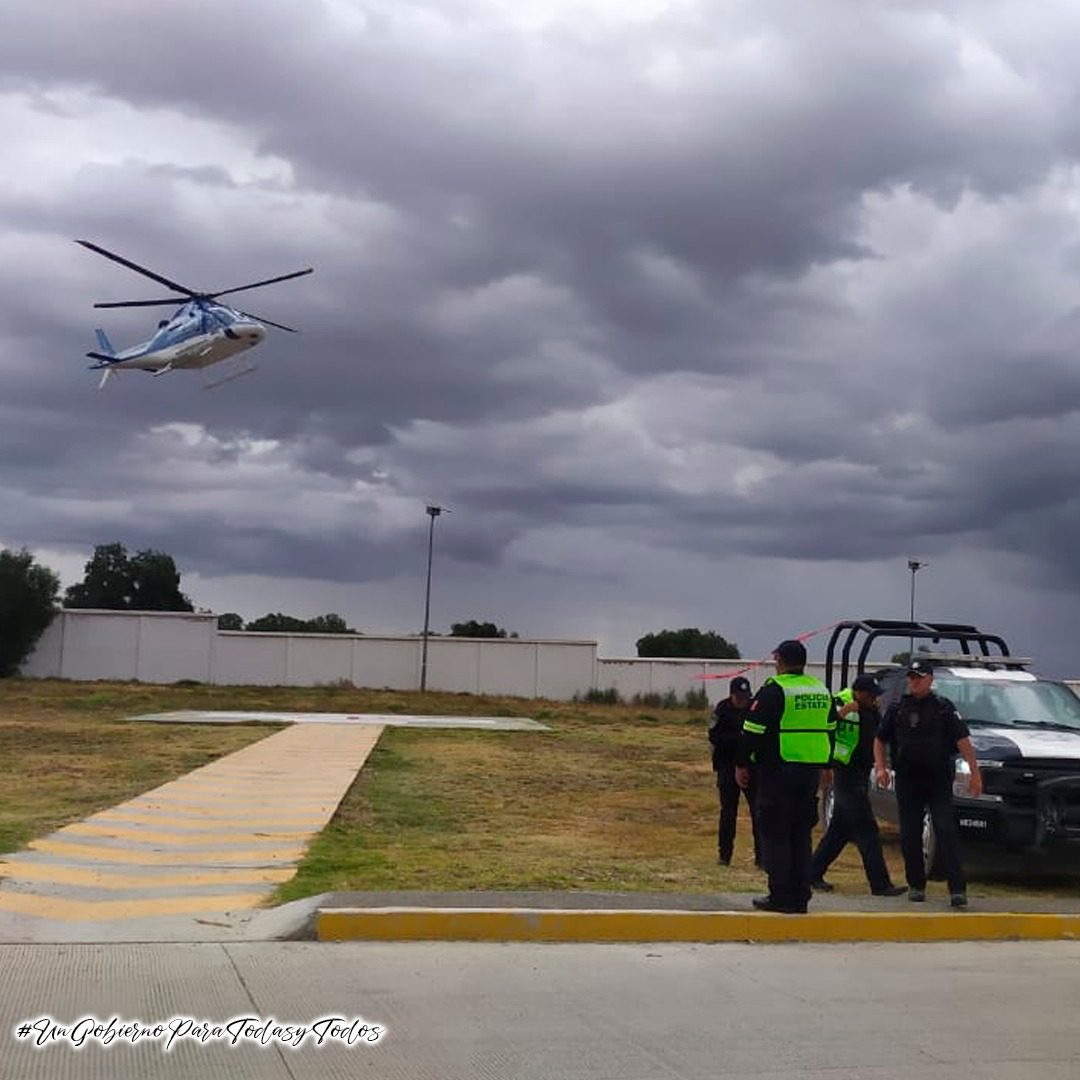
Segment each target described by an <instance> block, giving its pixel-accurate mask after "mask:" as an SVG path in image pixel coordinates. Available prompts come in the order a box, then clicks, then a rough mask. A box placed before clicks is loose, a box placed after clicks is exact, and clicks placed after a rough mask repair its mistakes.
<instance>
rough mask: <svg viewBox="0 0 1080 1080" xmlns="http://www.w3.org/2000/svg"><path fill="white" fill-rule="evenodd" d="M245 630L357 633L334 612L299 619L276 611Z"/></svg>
mask: <svg viewBox="0 0 1080 1080" xmlns="http://www.w3.org/2000/svg"><path fill="white" fill-rule="evenodd" d="M244 629H245V630H257V631H262V632H263V633H271V634H355V633H356V631H355V630H353V629H352V627H350V626H348V625H347V624H346V622H345V620H344V619H343V618H342V617H341V616H340V615H337V614H335V613H334V612H329V613H328V614H326V615H316V616H315V618H314V619H298V618H296V616H294V615H283V614H282V613H281V612H280V611H275V612H273V613H271V614H269V615H264V616H263V617H262V618H261V619H254V620H253V621H252V622H249V623H248V624H247V626H246V627H244Z"/></svg>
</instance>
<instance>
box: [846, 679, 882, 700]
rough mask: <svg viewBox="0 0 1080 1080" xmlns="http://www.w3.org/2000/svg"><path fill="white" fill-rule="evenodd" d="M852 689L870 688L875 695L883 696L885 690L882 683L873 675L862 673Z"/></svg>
mask: <svg viewBox="0 0 1080 1080" xmlns="http://www.w3.org/2000/svg"><path fill="white" fill-rule="evenodd" d="M851 689H852V690H868V691H869V692H870V693H871V694H873V695H874V697H881V695H882V694H883V693H885V691H884V690H882V688H881V683H879V682H878V681H877V679H875V678H874V676H873V675H860V676H859V677H858V678H857V679H856V680H855V681H854V682H853V683H852V684H851Z"/></svg>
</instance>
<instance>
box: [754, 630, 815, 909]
mask: <svg viewBox="0 0 1080 1080" xmlns="http://www.w3.org/2000/svg"><path fill="white" fill-rule="evenodd" d="M773 661H774V662H775V664H776V675H775V677H774V678H771V679H768V680H766V682H765V685H764V686H762V688H761V689H760V690H759V691H758V693H757V696H756V697H755V698H754V701H753V704H752V705H751V706H750V715H749V717H747V719H746V722H745V723H744V724H743V743H742V746H741V749H740V753H741V755H742V757H743V759H744V760H752V761H753V762H754V764H755V766H756V769H757V799H756V800H755V806H754V808H755V813H756V817H757V822H758V830H759V833H760V836H761V845H762V854H763V855H764V857H765V869H766V871H767V873H768V875H769V895H768V896H760V897H755V898H754V900H753V904H754V907H755V908H757V909H758V910H759V911H782V912H784V913H786V914H790V915H794V914H801V913H804V912H805V911H806V908H807V905H808V904H809V903H810V895H811V891H810V857H811V849H812V844H811V833H812V831H813V828H814V824H815V822H816V821H817V789H818V781H819V778H820V774H821V769H822V767H823V766H826V765H828V764H829V762H830V760H831V759H832V753H833V737H834V734H835V731H836V707H835V705H834V704H833V699H832V695H831V694H830V693H829V690H828V687H826V686H825V684H824V683H823V682H820V681H819V680H818V679H815V678H813V676H811V675H806V674H804V669H805V667H806V646H805V645H803V643H802V642H801V641H790V640H789V641H782V642H780V644H779V645H777V647H776V649H775V650H774V651H773ZM736 778H737V780H738V782H739V786H740V787H742V788H744V789H745V788H747V787H748V786H749V784H750V775H749V770H748V769H747V768H746V766H745V765H740V766H739V767H738V768H737V769H736Z"/></svg>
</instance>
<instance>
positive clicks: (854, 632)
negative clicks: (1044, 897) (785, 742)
mask: <svg viewBox="0 0 1080 1080" xmlns="http://www.w3.org/2000/svg"><path fill="white" fill-rule="evenodd" d="M860 638H861V639H862V641H861V644H860V647H859V650H858V654H857V655H856V656H855V657H852V650H853V648H854V646H855V645H856V643H857V642H859V639H860ZM878 638H893V639H896V640H902V641H903V642H904V645H903V646H902V647H903V648H905V649H906V648H907V646H908V643H909V642H911V643H913V644H915V646H916V650H915V655H917V656H919V657H920V658H923V659H926V660H929V661H930V662H931V663H932V664H933V665H934V691H935V693H938V694H940V695H942V696H943V697H947V698H948V699H949V700H950V701H952V703H953V704H954V705H955V706H956V709H957V711H958V712H959V713H960V715H961V716H962V717H963V718H964V720H965V722H966V723H967V725H968V728H969V729H970V731H971V742H972V745H973V746H974V748H975V753H976V755H977V757H978V761H979V768H980V771H981V772H982V778H983V792H982V794H981V795H978V796H976V795H973V794H972V793H971V788H970V777H969V775H968V767H967V764H966V763H965V762H964V761H963V760H960V759H957V761H956V772H955V774H954V780H953V802H954V806H955V812H956V821H957V825H958V827H959V832H960V837H961V840H962V842H963V844H964V851H965V858H967V857H971V858H973V859H974V860H976V861H979V860H980V859H981V860H987V859H991V860H994V861H997V858H998V857H1000V856H1002V855H1005V854H1013V855H1017V854H1020V855H1023V856H1025V865H1026V867H1027V868H1030V869H1038V870H1041V871H1047V870H1057V869H1061V868H1064V866H1065V864H1069V866H1070V867H1074V866H1075V865H1076V863H1077V860H1078V859H1080V698H1078V697H1077V696H1076V695H1075V694H1074V693H1073V692H1072V691H1071V690H1070V689H1069V688H1068V687H1067V686H1065V685H1064V684H1063V683H1059V682H1052V681H1050V680H1048V679H1041V678H1039V677H1038V676H1037V675H1034V674H1032V673H1031V672H1030V671H1028V670H1027V669H1028V666H1029V665H1030V660H1027V659H1022V658H1019V657H1014V656H1011V655H1010V653H1009V649H1008V646H1007V645H1006V643H1005V641H1004V639H1002V638H1001V637H1000V636H999V635H997V634H985V633H982V632H981V631H979V630H978V629H976V628H975V627H974V626H968V625H963V624H959V623H904V622H892V621H887V620H863V621H860V622H845V623H840V624H839V625H838V626H837V627H835V628H834V630H833V635H832V637H831V639H830V642H829V647H828V650H827V654H826V682H827V683H828V685H829V686H830V688H831V689H832V690H833V691H834V692H838V691H839V690H840V689H842V688H843V687H844V686H847V685H850V682H851V680H852V679H854V677H855V676H856V675H857V674H859V673H860V672H861V671H863V670H864V668H867V667H868V665H867V662H866V661H867V657H868V655H869V652H870V648H871V646H872V645H873V643H874V641H875V640H876V639H878ZM841 644H842V648H841V649H840V652H839V655H838V653H837V648H838V647H840V646H841ZM869 667H870V668H872V669H874V670H876V671H877V675H878V679H879V681H880V682H881V684H882V686H883V688H884V691H885V694H884V697H883V699H882V702H881V705H882V710H883V711H884V710H886V709H888V707H889V706H890V705H892V704H894V703H895V702H896V701H898V700H899V699H900V697H901V695H903V693H904V692H905V689H906V680H905V677H904V672H905V669H904V668H903V667H892V668H890V669H887V670H879V669H876V668H873V665H869ZM870 794H871V802H872V804H873V806H874V811H875V813H876V814H877V815H878V817H880V818H883V819H885V820H887V821H892V822H895V821H896V820H897V812H896V798H895V795H894V793H893V791H892V787H891V784H890V788H889V789H887V790H881V789H878V788H877V787H876V785H874V784H873V782H871V793H870ZM935 848H936V845H935V841H934V833H933V826H932V825H931V823H930V819H929V815H927V818H926V821H925V822H924V825H923V849H924V853H925V855H926V861H927V867H928V868H929V871H930V874H931V876H936V875H937V871H938V869H939V868H938V866H937V865H936V862H937V860H936V857H935V855H936V852H935ZM1032 863H1034V865H1032Z"/></svg>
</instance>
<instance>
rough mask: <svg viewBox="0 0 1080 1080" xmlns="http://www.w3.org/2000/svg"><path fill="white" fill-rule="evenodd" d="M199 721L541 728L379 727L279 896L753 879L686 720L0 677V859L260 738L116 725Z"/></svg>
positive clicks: (616, 708) (634, 713) (735, 885)
mask: <svg viewBox="0 0 1080 1080" xmlns="http://www.w3.org/2000/svg"><path fill="white" fill-rule="evenodd" d="M201 708H205V709H261V710H296V711H301V710H302V711H313V712H344V711H350V712H379V713H417V714H440V715H454V714H472V715H504V716H531V717H533V718H534V719H537V720H540V721H542V722H544V723H546V724H548V725H549V726H550V727H551V729H552V730H551V731H549V732H484V731H464V730H463V731H446V730H424V729H408V728H387V729H386V731H385V732H384V734H383V736H382V738H381V740H380V742H379V744H378V746H377V747H376V749H375V751H374V752H373V754H372V756H371V758H370V759H369V761H368V763H367V765H366V766H365V767H364V769H363V771H362V772H361V774H360V776H359V777H358V779H357V780H356V782H355V783H354V784H353V785H352V788H351V789H350V791H349V793H348V794H347V795H346V797H345V799H344V800H343V802H342V804H341V806H340V807H339V808H338V812H337V814H336V815H335V817H334V819H333V820H332V821H331V823H330V824H329V826H328V827H327V828H326V829H325V830H324V831H323V833H322V834H321V835H320V836H319V837H318V838H317V839H316V841H315V842H314V844H313V845H312V847H311V849H310V850H309V852H308V855H307V857H306V859H305V860H304V861H303V863H302V864H301V866H300V868H299V871H298V873H297V875H296V877H295V878H294V879H293V880H292V881H290V882H288V883H286V884H285V885H283V886H282V887H281V888H280V889H279V891H278V894H277V899H278V900H289V899H295V898H298V897H301V896H306V895H311V894H315V893H320V892H326V891H329V890H344V889H593V890H648V891H678V892H695V893H701V892H706V893H707V892H720V891H743V890H760V888H761V886H762V883H763V878H762V875H761V874H760V873H759V872H758V871H757V870H756V869H755V868H754V866H753V859H752V845H751V843H750V838H749V823H748V821H747V820H746V818H745V812H744V813H743V815H741V818H740V834H739V838H738V840H737V842H736V853H735V859H734V862H733V865H732V866H731V867H719V866H717V865H716V816H717V801H716V788H715V785H714V782H713V774H712V772H711V770H710V766H709V754H708V743H707V741H706V738H705V726H706V720H707V717H706V714H705V711H704V710H702V711H701V712H690V711H687V710H685V709H683V710H679V709H671V710H668V709H656V710H651V711H650V710H648V709H645V708H642V707H639V706H630V705H591V704H589V705H586V704H571V703H560V702H545V701H539V702H536V701H524V700H521V699H515V698H477V697H471V696H468V695H464V694H436V693H431V694H418V693H398V692H391V691H370V690H353V689H348V688H336V687H335V688H315V689H302V688H281V687H275V688H260V687H210V686H201V685H195V686H170V687H155V686H146V685H141V684H128V683H123V684H120V683H92V684H78V683H66V682H59V681H50V680H46V681H35V680H5V681H2V682H0V790H2V791H3V793H4V797H3V799H2V801H0V851H3V850H7V851H11V850H14V849H15V848H17V847H19V846H21V845H23V844H25V843H26V842H27V841H28V840H30V839H31V838H32V837H35V836H41V835H43V834H45V833H47V832H49V831H51V830H52V829H54V828H56V827H57V826H59V825H62V824H65V823H67V822H70V821H74V820H77V819H79V818H81V817H84V816H86V815H87V814H89V813H92V812H93V811H95V810H98V809H102V808H104V807H106V806H110V805H113V804H114V803H116V802H119V801H122V800H124V799H127V798H130V797H132V796H133V795H135V794H137V793H139V792H141V791H145V790H147V789H148V788H151V787H154V786H156V785H157V784H160V783H163V782H164V781H166V780H169V779H172V778H174V777H176V776H179V775H181V774H183V773H185V772H187V771H189V770H190V769H192V768H195V767H197V766H199V765H202V764H204V763H206V762H207V761H210V760H212V759H214V758H215V757H218V756H221V755H223V754H226V753H229V752H231V751H233V750H236V749H239V748H240V747H241V746H244V745H246V744H248V743H250V742H252V741H254V740H256V739H259V738H262V737H264V736H265V735H266V734H267V733H268V731H269V730H273V729H269V728H266V727H263V726H254V725H251V726H248V725H245V726H229V727H224V726H220V725H206V726H200V725H175V726H173V725H162V724H134V723H130V722H128V721H126V720H125V717H129V716H132V715H134V714H136V713H140V712H157V711H164V710H172V709H201ZM885 841H886V845H885V846H886V858H887V860H888V862H889V864H890V867H891V868H892V872H893V875H894V879H895V880H897V881H902V880H903V875H902V872H901V868H900V860H899V851H898V845H897V843H896V837H895V834H894V833H892V831H891V830H888V829H886V830H885ZM829 878H830V880H831V881H833V882H834V883H835V884H836V885H837V886H838V891H840V892H842V893H843V892H848V893H863V892H865V891H866V883H865V879H864V878H863V874H862V869H861V865H860V863H859V859H858V855H857V853H855V852H854V850H853V849H851V850H848V851H846V852H845V853H844V855H843V856H842V857H841V859H840V860H839V861H838V862H837V863H836V864H835V866H834V867H833V869H832V871H831V872H830V874H829ZM1047 888H1052V885H1051V886H1046V887H1044V889H1043V890H1042V891H1044V892H1045V891H1047ZM1010 891H1016V889H1015V886H1010V885H1008V884H1003V883H1000V882H994V883H980V884H979V885H978V887H977V888H974V889H973V892H975V893H979V892H982V893H997V892H1010ZM1026 891H1030V890H1029V889H1028V890H1026ZM1068 891H1070V892H1071V891H1074V888H1070V889H1069V890H1068ZM1047 894H1048V895H1050V894H1051V893H1050V892H1048V893H1047Z"/></svg>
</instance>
